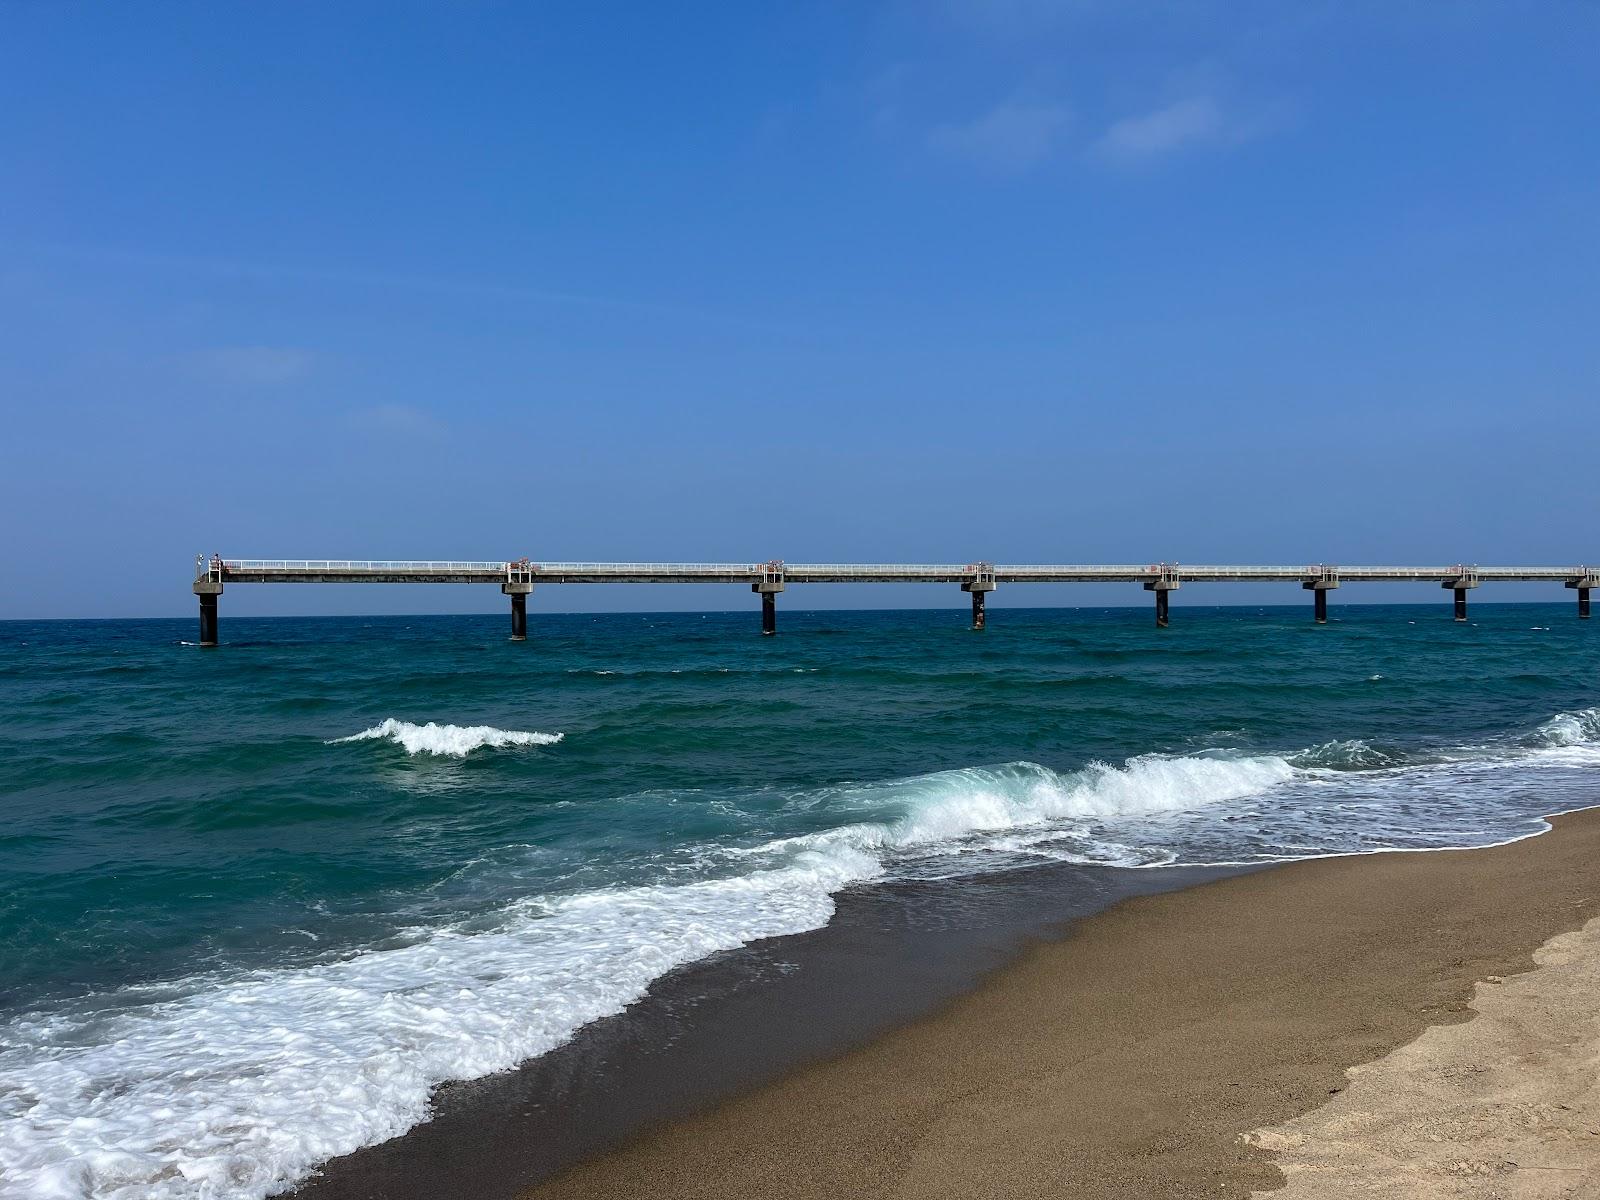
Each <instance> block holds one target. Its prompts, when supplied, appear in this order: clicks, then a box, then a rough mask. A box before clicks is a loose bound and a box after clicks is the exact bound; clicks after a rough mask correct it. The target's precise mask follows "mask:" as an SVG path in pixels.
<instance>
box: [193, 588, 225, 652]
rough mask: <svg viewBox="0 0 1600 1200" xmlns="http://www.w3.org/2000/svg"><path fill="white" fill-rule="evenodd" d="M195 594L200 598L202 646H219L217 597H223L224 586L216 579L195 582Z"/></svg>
mask: <svg viewBox="0 0 1600 1200" xmlns="http://www.w3.org/2000/svg"><path fill="white" fill-rule="evenodd" d="M194 594H195V595H196V596H198V597H199V598H200V644H201V645H202V646H215V645H216V644H217V597H218V596H220V595H222V584H221V583H219V582H218V581H217V580H215V579H209V578H208V579H197V580H195V581H194Z"/></svg>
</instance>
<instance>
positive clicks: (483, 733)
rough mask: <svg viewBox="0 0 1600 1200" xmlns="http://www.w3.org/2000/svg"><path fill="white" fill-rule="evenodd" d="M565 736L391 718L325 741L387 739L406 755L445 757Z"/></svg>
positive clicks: (548, 743) (547, 743)
mask: <svg viewBox="0 0 1600 1200" xmlns="http://www.w3.org/2000/svg"><path fill="white" fill-rule="evenodd" d="M563 736H565V735H563V734H559V733H537V732H533V733H525V732H523V731H522V730H520V729H496V728H495V727H494V726H492V725H439V724H435V723H434V722H433V721H429V722H428V723H427V724H426V725H413V724H412V723H411V722H410V721H396V720H395V719H394V718H393V717H390V718H388V719H387V720H385V721H383V722H381V723H380V724H377V725H374V726H373V727H372V728H371V729H363V730H362V731H361V732H360V733H353V734H351V735H350V736H349V737H342V738H334V739H333V740H332V741H331V742H329V743H328V745H330V746H337V745H340V744H341V743H343V742H367V741H374V740H386V741H391V742H394V743H395V744H396V745H398V746H404V747H405V751H406V753H407V754H437V755H441V756H443V757H446V758H465V757H466V756H467V755H469V754H471V753H472V752H473V751H474V750H480V749H483V748H484V747H486V746H487V747H490V748H494V749H498V748H499V747H501V746H553V745H554V744H555V743H557V742H559V741H560V740H561V739H562V737H563Z"/></svg>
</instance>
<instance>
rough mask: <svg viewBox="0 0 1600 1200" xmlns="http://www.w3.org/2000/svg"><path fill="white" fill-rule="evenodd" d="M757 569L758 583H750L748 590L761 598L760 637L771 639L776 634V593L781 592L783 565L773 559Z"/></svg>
mask: <svg viewBox="0 0 1600 1200" xmlns="http://www.w3.org/2000/svg"><path fill="white" fill-rule="evenodd" d="M758 569H759V571H760V573H761V578H760V581H759V582H757V583H752V584H751V585H750V590H751V591H752V592H756V593H759V594H760V596H761V636H762V637H771V636H772V635H773V634H775V633H777V632H778V593H779V592H781V591H783V584H784V580H783V563H782V561H780V560H779V559H773V560H772V561H771V562H769V563H764V564H762V566H761V567H760V568H758Z"/></svg>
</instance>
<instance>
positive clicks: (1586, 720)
mask: <svg viewBox="0 0 1600 1200" xmlns="http://www.w3.org/2000/svg"><path fill="white" fill-rule="evenodd" d="M1536 738H1537V740H1539V741H1542V742H1543V743H1544V744H1545V745H1547V746H1584V745H1588V744H1589V743H1591V742H1597V741H1600V708H1581V709H1579V710H1578V711H1577V712H1564V713H1557V714H1556V715H1555V716H1553V717H1551V718H1550V719H1549V720H1548V721H1546V722H1545V723H1544V724H1543V725H1541V726H1539V729H1538V732H1537V734H1536Z"/></svg>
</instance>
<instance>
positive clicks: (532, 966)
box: [0, 709, 1600, 1200]
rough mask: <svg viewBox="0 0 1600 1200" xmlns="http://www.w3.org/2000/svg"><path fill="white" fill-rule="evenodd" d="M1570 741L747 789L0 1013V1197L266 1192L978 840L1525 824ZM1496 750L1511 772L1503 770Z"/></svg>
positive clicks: (479, 736) (76, 1199)
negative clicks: (377, 925)
mask: <svg viewBox="0 0 1600 1200" xmlns="http://www.w3.org/2000/svg"><path fill="white" fill-rule="evenodd" d="M560 737H561V735H560V734H546V733H533V732H519V731H514V730H502V729H495V728H492V727H489V726H474V727H463V726H455V725H438V724H432V723H430V724H426V725H414V724H410V723H408V722H403V721H396V720H392V719H391V720H386V721H384V722H383V723H382V724H380V725H377V726H374V727H373V728H371V729H368V730H364V731H363V732H361V733H358V734H355V735H352V736H350V737H346V738H340V739H337V741H338V742H341V743H344V742H354V741H365V740H379V739H382V740H388V741H392V742H394V743H396V744H398V745H400V746H402V747H404V748H405V750H406V752H407V753H408V754H435V755H445V756H449V757H455V758H461V757H465V756H466V755H468V754H470V753H472V752H473V751H475V750H477V749H479V748H482V747H503V746H529V745H533V746H540V745H550V744H552V743H554V742H556V741H558V740H560ZM1596 742H1600V709H1584V710H1580V711H1576V712H1567V713H1560V714H1557V715H1556V716H1554V717H1552V718H1550V720H1548V721H1546V722H1545V723H1544V724H1543V725H1541V726H1539V727H1538V729H1537V730H1535V731H1534V732H1533V733H1531V734H1529V735H1527V736H1525V737H1522V738H1521V739H1520V740H1519V739H1517V738H1507V739H1505V740H1504V741H1503V742H1502V743H1500V744H1498V745H1497V746H1496V747H1493V748H1484V747H1479V748H1461V750H1460V753H1459V754H1458V755H1456V756H1454V757H1452V756H1451V755H1435V756H1431V757H1427V758H1415V759H1412V760H1407V759H1405V758H1404V757H1403V756H1402V755H1400V754H1399V753H1397V752H1391V751H1386V750H1382V749H1378V748H1375V747H1373V746H1371V745H1369V744H1368V743H1366V742H1363V741H1359V740H1347V741H1336V742H1329V743H1326V744H1324V745H1321V746H1316V747H1311V748H1309V749H1306V750H1302V751H1299V752H1295V753H1285V754H1244V753H1241V752H1237V751H1224V750H1216V751H1206V752H1202V753H1197V754H1187V755H1159V754H1147V755H1140V756H1137V757H1134V758H1130V759H1128V760H1126V761H1125V762H1123V763H1122V764H1120V765H1114V764H1108V763H1092V764H1090V765H1088V766H1085V767H1083V768H1082V769H1079V770H1076V771H1054V770H1051V769H1050V768H1048V767H1046V766H1042V765H1040V764H1037V763H1031V762H1014V763H1007V764H1002V765H999V766H990V767H968V768H962V769H957V770H947V771H939V772H934V773H931V774H926V775H920V776H916V777H912V778H907V779H900V780H893V781H887V782H878V783H862V784H841V785H835V786H832V787H826V788H817V789H810V790H806V791H802V792H796V793H792V794H788V795H785V796H782V797H781V798H780V799H779V800H778V801H776V802H775V810H776V811H775V813H774V812H772V811H768V810H767V809H762V812H763V813H764V814H765V816H766V817H768V818H771V821H770V823H769V825H767V826H766V828H769V829H771V830H776V831H785V830H787V831H793V830H800V831H803V832H792V833H790V834H789V835H788V836H779V837H773V836H768V835H759V836H758V835H754V834H752V835H750V836H749V837H748V839H747V840H746V841H744V842H739V841H737V840H723V841H708V842H706V843H704V844H699V845H694V846H686V847H684V846H680V847H678V848H677V849H678V850H679V851H681V852H682V853H681V854H680V855H679V856H678V857H677V858H675V859H673V861H672V863H671V864H669V867H666V868H662V869H660V870H656V871H655V873H654V874H653V875H649V876H647V881H646V882H644V883H642V884H639V885H637V886H612V887H600V888H592V889H590V890H585V891H580V892H573V893H564V894H552V895H543V896H537V897H531V898H527V899H523V900H520V901H517V902H515V903H512V904H510V905H507V906H506V907H504V908H502V909H500V910H498V911H497V912H496V913H495V914H494V915H493V917H492V919H490V920H489V921H487V922H485V921H484V920H483V919H482V918H478V919H475V920H474V921H472V922H471V923H467V922H462V923H460V924H452V925H447V926H443V927H435V928H432V929H425V930H424V929H417V930H411V931H409V932H407V933H406V934H404V935H403V936H402V937H400V938H398V939H396V940H395V941H392V942H390V943H387V944H384V945H381V946H375V947H373V948H369V949H366V950H364V951H360V952H356V953H351V954H348V955H346V956H345V957H342V958H339V959H337V960H333V961H326V962H321V963H317V964H314V965H309V966H298V967H282V968H275V969H272V970H261V971H255V972H235V973H233V974H223V973H208V974H203V975H194V976H191V977H189V978H186V979H180V980H177V981H175V982H170V983H167V984H164V985H161V986H159V987H150V986H141V987H130V988H125V989H123V990H121V991H120V992H116V993H112V994H110V995H100V996H97V997H90V998H87V999H85V1000H83V1001H81V1002H78V1003H75V1004H73V1003H62V1004H59V1005H57V1006H56V1007H54V1008H51V1009H48V1010H45V1011H38V1012H30V1013H26V1014H23V1015H21V1016H17V1017H14V1018H12V1019H11V1020H10V1021H9V1022H8V1023H6V1024H5V1025H3V1026H0V1076H3V1077H4V1078H5V1080H6V1087H5V1088H4V1089H0V1197H4V1198H5V1200H12V1198H17V1200H20V1198H21V1197H54V1198H57V1200H86V1198H89V1197H94V1198H96V1200H102V1198H103V1200H211V1198H215V1197H222V1196H229V1197H244V1198H260V1197H265V1196H268V1195H271V1194H274V1193H276V1192H279V1191H281V1190H283V1189H284V1188H286V1187H288V1186H290V1185H292V1184H293V1183H295V1182H297V1181H299V1180H303V1179H304V1178H306V1177H307V1176H308V1175H309V1174H310V1173H311V1172H312V1171H313V1170H314V1169H315V1168H316V1166H317V1164H319V1163H321V1162H323V1161H326V1160H327V1159H329V1158H332V1157H335V1156H338V1155H341V1154H346V1153H349V1152H351V1151H354V1150H356V1149H359V1148H360V1147H362V1146H366V1145H371V1144H374V1143H376V1142H380V1141H384V1140H386V1139H388V1138H391V1137H394V1136H397V1135H399V1134H401V1133H403V1132H405V1131H406V1130H407V1129H409V1128H411V1127H412V1126H413V1125H415V1124H417V1123H418V1122H420V1121H422V1120H424V1119H426V1117H427V1114H428V1106H429V1101H430V1095H431V1093H432V1091H433V1089H434V1088H435V1087H436V1086H437V1085H439V1084H441V1083H443V1082H445V1081H447V1080H460V1079H472V1078H477V1077H480V1076H483V1075H486V1074H489V1073H492V1072H495V1071H500V1070H504V1069H507V1068H510V1067H513V1066H515V1065H516V1064H518V1063H519V1062H522V1061H525V1060H527V1059H529V1058H533V1057H536V1056H538V1055H540V1054H543V1053H545V1052H547V1051H549V1050H551V1049H553V1048H555V1047H556V1046H559V1045H560V1044H561V1043H563V1042H565V1041H566V1040H567V1039H569V1038H570V1037H571V1036H572V1035H573V1034H574V1033H575V1032H576V1031H577V1030H578V1029H580V1028H581V1027H583V1026H584V1025H586V1024H588V1023H590V1022H592V1021H594V1020H597V1019H599V1018H601V1017H604V1016H607V1015H609V1014H613V1013H617V1012H619V1011H621V1010H622V1009H623V1008H625V1007H626V1006H627V1005H629V1004H631V1003H633V1002H634V1001H636V1000H638V999H639V998H640V997H641V996H642V995H643V994H644V993H645V992H646V991H647V989H648V988H649V987H650V985H651V983H652V982H653V981H654V980H656V979H658V978H659V977H661V976H662V975H663V974H665V973H666V972H668V971H670V970H672V969H674V968H675V967H678V966H681V965H684V964H686V963H690V962H693V961H696V960H698V959H701V958H704V957H706V956H707V955H710V954H713V953H715V952H717V951H721V950H727V949H732V948H735V947H738V946H742V945H746V944H748V943H750V942H753V941H756V940H758V939H762V938H768V937H775V936H780V935H784V934H792V933H799V932H803V931H805V930H809V929H815V928H818V927H820V926H823V925H826V924H827V923H828V921H829V920H830V919H831V917H832V915H833V912H834V904H835V897H836V896H837V894H838V893H839V892H840V891H841V890H842V889H844V888H847V887H849V886H851V885H853V884H859V883H863V882H868V881H872V880H876V879H880V878H897V877H905V876H906V875H908V874H915V873H916V871H917V870H919V869H920V866H919V865H925V864H930V863H938V862H944V863H953V862H971V861H974V860H978V859H981V858H982V857H983V856H984V855H985V854H988V855H990V856H993V855H996V854H999V855H1007V854H1009V855H1012V856H1013V857H1015V856H1016V855H1018V854H1021V855H1042V856H1045V857H1052V858H1060V859H1067V860H1070V861H1074V862H1080V863H1106V864H1119V865H1126V866H1161V865H1165V864H1168V863H1175V862H1185V863H1203V862H1213V863H1214V862H1225V861H1238V853H1239V849H1240V847H1241V846H1244V847H1247V848H1249V852H1250V855H1251V856H1252V857H1250V858H1249V861H1255V862H1266V861H1277V860H1280V859H1284V858H1295V857H1315V856H1319V855H1322V854H1326V853H1354V852H1360V851H1364V850H1374V849H1430V848H1442V847H1446V846H1468V845H1484V844H1489V843H1491V842H1494V841H1498V840H1504V839H1506V838H1508V837H1514V836H1527V835H1528V834H1529V833H1530V832H1537V830H1538V828H1540V827H1541V822H1540V821H1539V816H1540V814H1541V813H1542V812H1548V811H1554V810H1556V809H1558V808H1560V807H1562V806H1563V805H1562V804H1561V803H1560V801H1559V800H1558V799H1553V797H1559V796H1560V795H1563V794H1566V793H1562V792H1561V791H1560V788H1561V786H1562V784H1561V779H1562V778H1564V777H1570V778H1571V779H1572V780H1573V781H1574V783H1573V784H1572V785H1571V786H1574V787H1575V786H1577V785H1578V784H1581V785H1582V786H1583V787H1587V786H1589V785H1588V783H1587V780H1589V779H1590V778H1592V776H1591V775H1589V774H1588V773H1575V772H1572V771H1570V770H1569V769H1568V768H1569V767H1570V765H1574V764H1576V763H1578V762H1579V761H1580V760H1581V762H1582V763H1585V764H1589V763H1590V762H1591V760H1596V755H1595V754H1594V753H1592V752H1591V751H1590V750H1589V749H1587V748H1586V747H1588V746H1589V744H1590V743H1596ZM1571 747H1580V748H1582V749H1579V750H1572V749H1570V748H1571ZM1569 759H1570V760H1571V762H1570V763H1569V762H1568V760H1569ZM1597 761H1600V760H1597ZM1508 766H1511V767H1516V768H1518V769H1519V770H1522V771H1525V772H1526V774H1522V775H1518V776H1517V777H1516V779H1517V784H1516V786H1515V787H1512V788H1507V787H1506V786H1505V780H1506V778H1507V777H1506V776H1505V775H1504V774H1503V771H1504V770H1505V768H1506V767H1508ZM1541 771H1542V772H1544V774H1540V772H1541ZM1562 772H1566V775H1565V776H1563V775H1562ZM1573 794H1576V793H1573ZM669 799H670V797H669ZM728 803H729V804H734V803H736V800H735V799H730V800H729V801H728ZM1571 806H1575V805H1570V806H1569V807H1571ZM751 828H754V826H752V827H751ZM962 856H966V857H962ZM1230 856H1232V857H1230ZM686 864H692V869H691V868H690V867H689V866H686ZM652 869H654V868H652Z"/></svg>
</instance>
